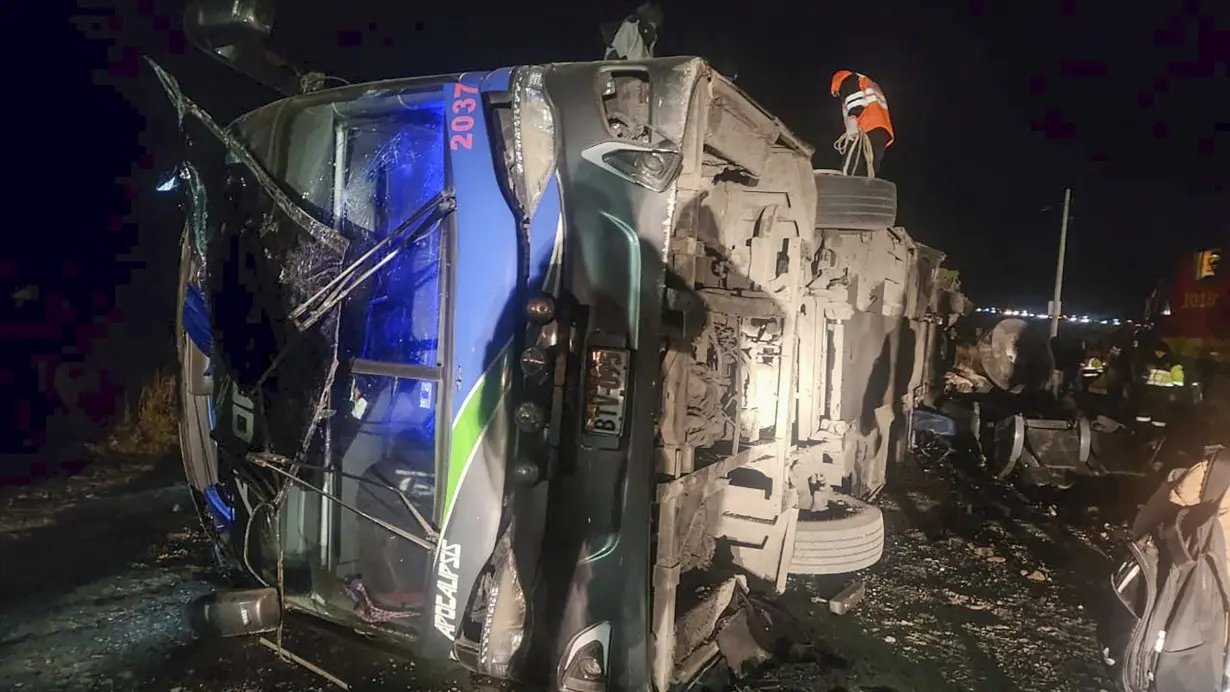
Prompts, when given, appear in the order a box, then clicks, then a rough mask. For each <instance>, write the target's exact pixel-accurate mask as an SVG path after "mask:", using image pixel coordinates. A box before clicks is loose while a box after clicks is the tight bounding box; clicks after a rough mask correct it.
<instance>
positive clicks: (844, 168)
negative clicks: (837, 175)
mask: <svg viewBox="0 0 1230 692" xmlns="http://www.w3.org/2000/svg"><path fill="white" fill-rule="evenodd" d="M833 148H834V149H836V150H837V153H838V154H841V155H842V156H844V157H845V161H844V162H843V163H842V165H841V172H842V173H844V174H846V175H854V172H855V171H856V170H858V164H859V162H860V159H861V160H865V161H866V162H867V177H868V178H874V177H876V170H875V153H874V152H873V150H872V148H871V139H870V138H869V137H867V133H866V132H859V133H858V134H856V135H851V134H843V135H842V136H840V137H838V138H837V141H835V142H833Z"/></svg>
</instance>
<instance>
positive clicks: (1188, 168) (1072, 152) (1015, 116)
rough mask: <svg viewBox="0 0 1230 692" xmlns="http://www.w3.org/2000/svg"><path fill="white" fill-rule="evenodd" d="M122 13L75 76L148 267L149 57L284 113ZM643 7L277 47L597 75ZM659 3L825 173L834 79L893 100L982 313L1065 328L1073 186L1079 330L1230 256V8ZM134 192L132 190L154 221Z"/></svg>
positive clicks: (362, 7)
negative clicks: (1061, 280)
mask: <svg viewBox="0 0 1230 692" xmlns="http://www.w3.org/2000/svg"><path fill="white" fill-rule="evenodd" d="M120 4H121V5H124V6H122V7H118V8H117V9H108V10H92V11H90V12H88V13H87V12H85V10H81V11H80V12H81V14H80V15H79V16H78V17H77V18H76V20H75V22H74V26H73V28H70V31H72V32H74V33H75V34H77V36H78V38H76V40H75V43H74V48H73V55H75V56H78V57H79V58H80V60H77V61H76V62H70V61H64V63H63V65H58V66H56V67H55V68H53V69H55V70H59V71H62V72H63V73H64V74H65V77H66V78H67V79H70V80H72V81H73V82H74V83H75V84H76V85H77V86H78V87H79V88H80V90H81V99H82V101H81V103H87V104H89V111H88V112H90V113H91V114H93V117H91V118H89V119H88V120H89V122H87V123H86V124H85V127H84V128H82V131H81V132H80V133H79V134H78V135H77V136H79V137H81V138H82V141H81V145H82V146H89V147H91V148H92V149H91V150H92V151H93V152H94V154H95V155H94V156H93V157H91V161H90V162H89V164H88V167H89V168H90V169H91V170H90V171H89V172H91V173H93V174H96V176H97V177H96V183H95V189H98V190H108V191H110V190H114V192H113V193H111V192H109V193H108V197H107V200H108V209H109V211H110V212H111V213H118V214H128V215H129V218H128V221H129V225H128V227H127V228H128V231H126V232H124V233H118V234H116V235H114V237H115V238H123V239H124V240H123V241H122V242H138V241H139V243H138V244H146V245H149V244H150V243H151V242H152V241H150V240H149V239H150V238H155V239H157V238H160V237H170V236H173V235H174V234H175V233H177V232H178V228H179V226H178V224H179V220H178V218H176V216H175V213H174V208H173V204H171V203H169V202H167V201H165V200H162V199H157V198H156V197H155V196H154V195H152V194H150V193H149V187H151V186H152V184H153V183H154V181H155V178H156V175H157V173H158V171H160V170H163V169H165V167H168V166H170V165H172V164H173V163H174V158H175V151H176V144H175V136H174V131H173V127H172V123H171V122H170V120H169V119H170V118H171V115H172V111H171V110H170V109H169V107H167V106H166V104H165V103H162V102H161V96H160V94H159V93H158V90H157V87H156V83H155V80H154V79H153V77H152V75H150V74H149V72H148V70H145V69H144V68H142V67H141V66H140V64H139V61H138V57H139V55H141V54H142V53H145V54H149V55H152V56H154V57H155V58H157V59H160V60H164V61H165V63H164V64H166V65H167V66H168V67H170V68H171V70H172V71H173V72H174V73H175V74H177V75H178V76H179V78H180V80H181V82H182V83H183V85H184V87H185V89H186V91H187V92H188V93H189V95H191V96H193V97H194V98H195V99H196V100H198V102H200V103H202V104H203V105H205V106H206V107H207V108H209V109H211V110H213V111H214V112H215V113H216V114H217V115H218V116H219V117H220V118H222V119H229V118H230V117H233V116H236V115H238V114H239V113H240V112H242V111H243V110H246V109H247V108H250V107H253V106H255V105H259V104H260V103H261V102H262V101H263V100H266V99H268V98H270V97H271V95H270V94H268V93H266V92H264V91H263V90H261V89H260V88H258V87H255V86H252V85H251V84H249V83H247V82H246V80H245V78H243V77H241V76H239V75H237V74H235V73H232V72H230V71H228V70H227V69H226V68H225V67H222V66H220V65H218V64H216V63H213V62H211V61H210V60H209V59H208V58H206V57H204V56H201V55H200V54H198V53H196V52H195V51H194V50H193V49H191V48H187V47H185V45H184V41H183V38H182V35H181V34H180V33H179V32H178V27H177V25H178V22H179V7H181V6H182V3H179V2H158V3H154V2H150V1H147V0H141V2H137V1H136V0H125V1H124V2H121V3H120ZM635 4H636V3H632V2H608V3H601V5H600V4H599V3H593V6H591V4H590V3H577V2H538V3H533V4H523V5H513V4H499V3H482V4H475V5H473V6H470V5H467V4H465V3H462V2H457V1H453V2H448V3H438V4H435V3H413V4H411V3H392V2H387V0H337V1H333V0H329V1H321V2H306V1H304V0H283V2H282V3H281V5H280V6H279V7H278V12H279V16H278V20H277V22H278V23H277V28H276V29H275V33H274V47H275V48H276V49H278V50H280V51H281V52H283V53H284V54H285V55H286V56H287V57H288V58H291V59H292V60H293V61H296V62H298V63H299V64H301V65H304V66H306V67H309V68H311V69H319V70H323V71H327V72H331V73H334V74H337V75H339V76H343V77H346V78H348V79H351V80H353V81H361V80H366V79H377V78H388V77H398V76H412V75H422V74H432V73H438V72H447V71H455V70H456V71H459V70H464V69H475V68H492V67H498V66H501V65H510V64H523V63H536V62H551V61H571V60H590V59H596V58H598V57H599V56H600V55H601V53H602V50H603V47H602V45H601V40H600V38H599V34H598V25H599V24H600V23H601V22H603V21H609V20H613V19H618V18H620V17H621V16H623V15H625V14H627V13H628V12H629V11H630V10H631V9H632V8H633V7H634V6H635ZM661 4H662V6H663V8H664V11H665V16H666V21H665V25H664V27H663V33H662V39H661V41H660V42H659V44H658V51H657V52H658V54H659V55H682V54H691V55H700V56H702V57H706V58H708V59H710V60H711V61H712V62H714V63H715V64H716V65H718V66H719V68H721V69H722V70H723V71H725V72H727V73H730V72H732V71H733V72H735V73H737V83H738V84H739V85H740V86H741V87H743V89H744V90H746V91H747V92H748V93H749V94H750V95H751V96H752V97H753V98H754V99H756V100H757V101H759V102H760V103H761V104H763V105H764V106H766V107H767V108H768V109H769V110H770V111H772V112H774V113H776V114H777V115H779V116H780V117H781V118H782V119H783V120H784V121H785V122H786V123H787V124H788V125H789V126H790V127H791V128H792V129H794V130H795V131H796V132H797V133H799V134H800V135H801V136H802V137H804V138H805V139H806V140H808V141H810V142H811V143H812V144H814V145H815V146H816V149H817V151H818V154H817V158H816V163H817V165H818V167H834V166H835V165H836V154H835V153H833V152H832V150H831V142H832V140H833V139H834V138H835V137H836V136H837V134H839V132H840V128H841V124H840V118H839V114H838V107H837V104H836V103H835V102H834V100H833V99H831V98H830V97H829V96H828V94H827V93H826V92H827V86H828V82H829V77H830V75H831V74H832V72H833V71H834V70H835V69H838V68H849V69H854V70H858V71H861V72H864V73H867V74H868V75H870V76H871V77H873V78H874V79H876V80H877V81H878V82H879V83H880V85H881V86H882V87H883V89H884V90H885V92H886V94H887V96H888V99H889V101H890V104H891V111H892V116H893V121H894V126H895V128H896V131H897V142H896V143H895V144H894V145H893V147H892V148H891V149H890V150H889V151H888V154H887V157H886V160H885V163H884V169H883V175H884V177H887V178H890V179H892V180H894V181H896V182H897V184H898V187H899V195H900V205H901V211H900V222H901V223H902V224H903V225H905V226H907V227H908V228H909V230H910V232H911V233H912V234H913V235H914V237H915V238H917V239H919V240H920V241H922V242H925V243H927V244H930V245H933V246H936V247H938V248H940V249H942V250H945V251H946V252H947V253H948V255H949V261H948V263H949V265H950V266H951V267H952V268H955V269H958V270H960V271H961V274H962V277H963V279H964V282H965V287H966V291H967V292H968V293H969V294H970V295H971V297H972V298H973V299H974V300H975V301H976V302H978V303H980V304H984V305H989V304H1015V305H1018V306H1024V307H1037V308H1041V307H1044V306H1045V301H1046V299H1047V298H1048V297H1049V293H1050V290H1051V283H1052V281H1053V271H1054V256H1055V251H1056V245H1057V241H1058V230H1059V223H1060V213H1059V209H1060V207H1061V204H1062V197H1063V188H1064V186H1065V185H1070V186H1072V188H1073V209H1072V217H1073V220H1072V225H1071V241H1070V246H1069V254H1068V257H1069V263H1068V267H1069V269H1068V273H1067V279H1066V290H1065V306H1066V307H1067V308H1068V309H1069V311H1078V312H1090V313H1094V312H1097V313H1107V312H1109V313H1117V314H1122V315H1126V316H1131V315H1134V314H1136V313H1138V312H1139V309H1140V306H1141V303H1142V300H1143V298H1144V297H1145V295H1146V294H1147V293H1148V291H1149V290H1150V289H1151V287H1152V285H1153V283H1154V281H1155V280H1156V279H1157V278H1158V277H1159V276H1160V275H1161V274H1164V273H1165V272H1167V271H1169V270H1170V269H1171V268H1172V267H1173V266H1174V265H1175V263H1176V256H1177V254H1178V253H1180V252H1186V251H1189V250H1193V249H1196V248H1197V247H1198V246H1201V245H1203V244H1206V243H1224V242H1226V241H1227V240H1228V239H1230V74H1228V71H1230V68H1228V65H1230V3H1227V2H1224V0H1223V1H1222V2H1216V1H1213V0H1210V1H1208V2H1203V3H1200V2H1178V1H1174V2H1172V1H1168V0H1147V1H1139V2H1136V3H1125V2H1110V1H1105V0H1099V1H1098V2H1076V1H1073V0H1070V1H1068V2H1056V1H1054V0H1028V1H1026V0H1014V1H1009V0H1001V1H1000V2H948V3H944V2H938V1H937V2H920V1H914V2H906V1H901V2H889V1H887V0H864V1H862V2H853V3H849V2H843V3H830V2H823V3H821V2H815V3H806V2H789V3H788V2H776V3H770V2H759V3H725V4H721V3H717V2H712V1H709V2H703V1H701V0H664V1H663V2H662V3H661ZM154 5H157V7H158V9H157V11H154V10H153V9H152V8H153V6H154ZM599 5H600V6H599ZM808 5H813V7H810V8H809V9H799V7H807V6H808ZM1128 5H1132V8H1131V9H1130V10H1126V9H1125V8H1126V7H1127V6H1128ZM94 6H95V7H97V6H98V5H94ZM517 7H522V8H524V9H521V10H518V9H516V8H517ZM753 7H755V8H760V11H759V12H756V11H753V10H752V9H751V8H753ZM1010 7H1012V8H1015V9H1009V8H1010ZM394 8H395V9H394ZM435 8H439V9H435ZM81 36H84V37H87V38H84V39H83V38H80V37H81ZM90 68H93V69H96V70H97V69H102V70H104V72H102V73H97V74H93V75H91V74H90V72H89V69H90ZM92 82H100V84H98V85H94V84H92ZM143 151H144V152H145V158H143V159H141V161H140V163H138V164H136V165H134V163H133V162H134V160H136V158H137V156H138V155H140V154H141V153H142V152H143ZM117 176H132V178H131V180H130V182H129V188H128V189H129V190H131V193H130V194H132V195H135V198H134V199H135V204H130V203H129V201H128V199H127V198H125V197H124V196H123V194H124V193H123V192H122V189H121V188H120V187H117V186H115V185H114V183H112V182H111V181H112V180H113V179H114V178H116V177H117ZM82 213H83V214H84V213H86V212H82ZM95 223H96V224H97V223H101V222H97V221H96V222H95ZM166 224H170V227H169V228H165V230H158V229H159V228H161V227H162V226H165V225H166ZM134 229H135V230H134ZM117 242H121V241H117ZM151 247H157V248H160V249H159V250H158V251H157V252H155V251H153V250H150V249H149V248H145V249H141V248H138V251H137V252H136V256H137V257H141V258H145V261H146V262H150V261H154V262H166V261H169V260H170V258H168V257H162V258H161V259H158V258H156V257H153V255H155V254H158V253H161V252H162V251H163V250H164V249H165V243H158V242H154V243H153V245H151ZM156 273H159V272H156Z"/></svg>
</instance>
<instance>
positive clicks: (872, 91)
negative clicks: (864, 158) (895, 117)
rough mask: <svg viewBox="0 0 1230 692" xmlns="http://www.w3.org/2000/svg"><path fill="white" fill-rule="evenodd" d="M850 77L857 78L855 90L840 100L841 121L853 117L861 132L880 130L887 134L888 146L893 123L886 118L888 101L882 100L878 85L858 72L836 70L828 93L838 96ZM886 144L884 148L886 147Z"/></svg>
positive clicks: (882, 93) (893, 137) (881, 92)
mask: <svg viewBox="0 0 1230 692" xmlns="http://www.w3.org/2000/svg"><path fill="white" fill-rule="evenodd" d="M851 77H858V82H857V89H855V90H854V91H848V92H847V94H846V96H845V97H844V98H842V101H841V117H842V119H843V120H844V119H846V118H849V117H850V116H851V115H853V116H854V119H855V120H856V121H857V122H858V127H859V129H860V130H862V131H863V132H871V131H872V130H875V129H882V130H884V131H885V132H887V133H888V144H892V143H893V139H895V136H894V135H893V122H892V120H890V119H889V117H888V99H886V98H884V92H883V91H881V90H880V85H878V84H876V83H875V82H873V81H871V79H870V78H869V77H867V76H866V75H863V74H859V73H858V72H851V71H850V70H838V71H837V72H835V73H833V83H832V86H831V88H830V92H831V93H832V95H833V96H839V95H840V94H841V90H842V89H841V87H842V84H844V83H845V81H846V80H847V79H849V78H851ZM888 144H886V145H885V146H886V147H887V146H888Z"/></svg>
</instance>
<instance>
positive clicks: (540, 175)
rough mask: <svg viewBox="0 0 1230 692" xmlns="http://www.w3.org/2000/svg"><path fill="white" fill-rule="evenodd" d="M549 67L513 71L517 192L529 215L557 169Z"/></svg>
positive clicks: (514, 184)
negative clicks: (547, 85)
mask: <svg viewBox="0 0 1230 692" xmlns="http://www.w3.org/2000/svg"><path fill="white" fill-rule="evenodd" d="M545 77H546V70H544V69H543V68H541V67H522V68H520V69H518V70H517V72H516V74H514V75H513V83H512V96H513V104H512V109H513V175H512V187H513V193H514V194H515V195H516V196H517V201H518V202H519V203H520V204H521V211H522V213H524V214H525V217H526V218H529V217H532V216H533V215H534V210H535V209H537V208H538V202H539V200H541V199H542V193H543V190H545V189H546V188H547V183H548V182H549V181H550V180H551V174H552V172H553V171H554V170H555V118H554V116H553V115H552V112H551V101H550V100H549V99H548V98H547V90H546V85H545Z"/></svg>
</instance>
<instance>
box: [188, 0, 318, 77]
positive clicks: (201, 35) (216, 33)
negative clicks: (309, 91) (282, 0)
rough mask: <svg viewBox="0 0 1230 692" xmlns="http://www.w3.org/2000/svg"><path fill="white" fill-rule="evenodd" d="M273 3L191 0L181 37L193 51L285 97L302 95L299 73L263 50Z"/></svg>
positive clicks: (277, 56) (270, 52) (274, 54)
mask: <svg viewBox="0 0 1230 692" xmlns="http://www.w3.org/2000/svg"><path fill="white" fill-rule="evenodd" d="M272 31H273V0H193V1H192V2H190V3H189V4H188V7H187V9H185V10H184V33H185V34H186V35H187V37H188V41H189V42H191V43H192V45H194V46H196V47H197V49H199V50H201V51H202V52H204V53H206V54H208V55H210V56H211V57H213V58H215V59H217V60H220V61H222V62H224V63H226V64H227V65H228V66H230V67H231V68H232V69H234V70H236V71H238V72H241V73H243V74H245V75H247V76H248V77H251V78H252V79H255V80H256V81H258V82H260V83H261V84H264V85H265V86H268V87H270V88H272V89H275V90H277V91H279V92H281V93H283V94H285V95H287V96H293V95H295V94H298V93H300V92H301V91H302V89H301V87H300V79H299V76H300V75H299V71H298V70H296V69H295V68H294V66H292V65H291V64H290V63H289V62H287V61H286V60H285V59H283V58H282V57H280V56H279V55H277V54H276V53H274V52H272V51H270V50H269V49H268V48H266V46H265V43H266V41H267V40H268V39H269V34H270V33H271V32H272Z"/></svg>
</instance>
